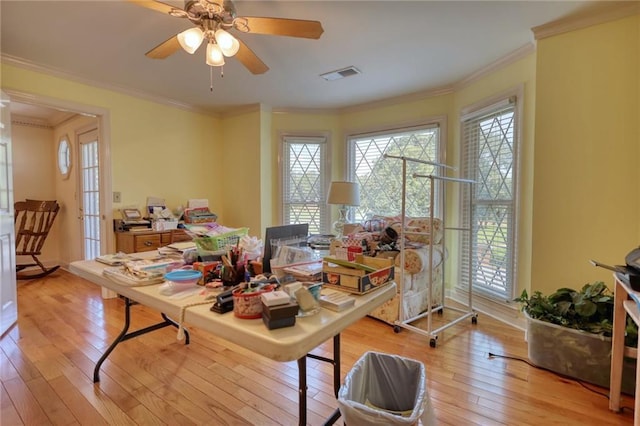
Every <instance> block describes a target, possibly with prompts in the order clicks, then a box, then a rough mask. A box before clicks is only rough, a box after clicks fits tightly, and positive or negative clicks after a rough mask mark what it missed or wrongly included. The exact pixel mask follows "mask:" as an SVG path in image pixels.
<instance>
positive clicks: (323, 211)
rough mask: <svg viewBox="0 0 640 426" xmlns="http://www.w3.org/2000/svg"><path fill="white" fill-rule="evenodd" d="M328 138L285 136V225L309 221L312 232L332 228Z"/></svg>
mask: <svg viewBox="0 0 640 426" xmlns="http://www.w3.org/2000/svg"><path fill="white" fill-rule="evenodd" d="M327 191H328V183H327V138H325V137H303V136H283V138H282V212H283V224H284V225H289V224H297V223H308V224H309V233H310V234H321V233H326V231H328V229H329V207H328V206H327V202H326V198H327Z"/></svg>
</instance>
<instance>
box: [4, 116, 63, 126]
mask: <svg viewBox="0 0 640 426" xmlns="http://www.w3.org/2000/svg"><path fill="white" fill-rule="evenodd" d="M11 125H12V126H24V127H34V128H36V129H46V130H53V129H54V126H53V125H51V124H49V123H48V122H47V120H42V119H39V118H33V117H25V116H22V115H18V114H11Z"/></svg>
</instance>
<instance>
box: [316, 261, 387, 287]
mask: <svg viewBox="0 0 640 426" xmlns="http://www.w3.org/2000/svg"><path fill="white" fill-rule="evenodd" d="M393 263H394V260H393V259H384V258H377V257H370V256H362V255H358V256H357V257H356V261H355V262H347V261H343V260H339V259H334V258H329V257H325V258H324V260H323V263H322V281H324V282H325V285H326V286H327V287H331V288H335V289H338V290H344V291H348V292H350V293H356V294H365V293H368V292H370V291H372V290H375V289H376V288H378V287H381V286H383V285H385V284H387V283H389V282H390V281H392V280H393V278H394V272H395V271H394V266H393Z"/></svg>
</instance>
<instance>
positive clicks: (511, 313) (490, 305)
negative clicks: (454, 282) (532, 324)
mask: <svg viewBox="0 0 640 426" xmlns="http://www.w3.org/2000/svg"><path fill="white" fill-rule="evenodd" d="M468 294H469V293H468V292H466V291H464V290H459V289H447V291H446V297H447V298H449V299H451V300H453V301H455V302H457V303H462V304H464V305H467V303H468V300H469V296H468ZM472 309H473V310H475V311H477V312H480V313H482V314H483V315H487V316H489V317H491V318H494V319H496V320H498V321H500V322H503V323H505V324H507V325H510V326H512V327H514V328H516V329H518V330H522V331H526V329H527V319H526V318H525V317H524V315H522V312H520V309H519V308H518V306H516V305H515V304H506V303H501V302H496V301H494V300H491V299H488V298H486V297H483V296H479V295H476V294H474V295H473V300H472Z"/></svg>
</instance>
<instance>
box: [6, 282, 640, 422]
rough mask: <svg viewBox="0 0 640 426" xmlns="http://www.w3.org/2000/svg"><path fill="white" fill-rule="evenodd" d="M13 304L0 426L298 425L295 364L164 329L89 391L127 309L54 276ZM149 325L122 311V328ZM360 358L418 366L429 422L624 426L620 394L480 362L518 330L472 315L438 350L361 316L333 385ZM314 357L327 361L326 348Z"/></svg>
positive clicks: (502, 349) (525, 368) (320, 400)
mask: <svg viewBox="0 0 640 426" xmlns="http://www.w3.org/2000/svg"><path fill="white" fill-rule="evenodd" d="M18 301H19V319H18V324H17V325H16V326H14V327H13V328H12V329H11V330H10V331H9V332H7V333H6V334H5V335H4V336H3V337H2V339H1V340H0V381H1V386H0V392H1V393H0V401H1V404H0V405H1V407H0V408H1V416H0V424H1V425H2V426H11V425H48V424H55V425H78V424H81V425H92V426H93V425H101V424H109V425H135V424H139V425H160V424H168V425H192V424H199V425H227V424H228V425H249V424H251V425H296V424H297V422H298V419H297V417H298V416H297V413H298V391H297V384H298V376H297V364H296V362H289V363H280V362H276V361H272V360H269V359H266V358H264V357H262V356H259V355H256V354H254V353H251V352H250V351H247V350H245V349H243V348H241V347H238V346H236V345H233V344H230V343H228V342H226V341H224V340H221V339H218V338H216V337H214V336H212V335H211V334H209V333H206V332H204V331H201V330H198V329H195V328H191V329H190V331H191V344H189V345H188V346H185V345H184V344H183V342H180V341H178V340H177V339H176V330H175V329H174V328H172V327H170V328H164V329H161V330H158V331H155V332H152V333H149V334H145V335H142V336H139V337H136V338H133V339H130V340H127V341H125V342H123V343H121V344H120V345H119V346H118V347H117V348H116V349H115V350H114V351H113V353H112V354H111V355H110V357H109V358H108V359H107V361H106V362H105V363H104V364H103V367H102V370H101V381H100V383H97V384H94V383H93V381H92V374H93V367H94V365H95V361H96V360H97V359H98V358H99V357H100V355H101V353H102V351H103V350H105V349H106V347H107V346H108V345H109V344H110V343H111V341H112V340H113V339H114V338H115V337H116V336H117V335H118V333H119V332H120V330H121V327H122V324H123V319H124V315H123V305H124V303H123V301H122V300H121V299H119V298H116V299H108V300H103V299H102V298H101V296H100V288H99V287H98V286H96V285H94V284H92V283H90V282H87V281H85V280H83V279H81V278H78V277H76V276H75V275H73V274H70V273H68V272H66V271H63V270H59V271H57V272H56V273H54V274H52V275H50V276H48V277H45V278H42V279H40V280H33V281H19V282H18ZM212 315H216V314H214V313H212ZM227 315H232V314H227ZM451 315H453V317H455V315H456V314H455V312H454V310H450V311H445V312H444V315H443V316H442V317H441V318H444V319H445V320H449V319H448V318H449V317H450V316H451ZM458 315H459V314H458ZM158 319H159V313H158V312H155V311H153V310H151V309H148V308H145V307H143V306H140V305H136V306H134V307H133V308H132V329H136V328H141V327H144V326H146V325H150V324H153V323H155V322H157V321H158ZM436 319H437V318H436V316H435V315H434V321H435V320H436ZM368 350H373V351H378V352H385V353H391V354H397V355H400V356H403V357H408V358H412V359H416V360H419V361H421V362H423V363H424V365H425V367H426V373H427V385H428V395H429V398H430V400H431V403H432V404H433V409H434V411H435V415H436V417H437V422H438V423H437V424H439V425H535V426H540V425H623V424H624V425H630V424H632V423H633V411H632V409H631V407H633V399H632V398H630V397H627V396H625V397H624V399H623V406H624V407H627V408H625V409H623V411H622V412H621V413H619V414H617V413H613V412H611V411H609V409H608V400H607V396H606V393H607V389H602V388H598V387H595V386H592V385H588V384H585V385H584V386H583V385H582V384H580V383H577V382H575V381H573V380H569V379H566V378H562V377H559V376H557V375H555V374H553V373H551V372H548V371H544V370H541V369H538V368H535V367H533V366H530V365H528V364H527V363H525V362H522V361H520V360H516V359H508V358H503V357H492V356H490V355H489V353H493V354H499V355H508V356H512V357H517V358H523V359H526V358H527V344H526V342H525V341H524V333H523V332H522V331H519V330H517V329H515V328H512V327H510V326H508V325H505V324H503V323H501V322H498V321H496V320H494V319H492V318H490V317H489V316H487V315H483V314H482V313H480V315H479V317H478V324H476V325H473V324H471V321H470V320H469V321H467V320H465V321H462V322H461V323H459V324H457V325H455V326H453V327H451V328H448V329H447V330H445V331H444V332H443V333H441V334H440V336H439V338H438V345H437V347H436V348H431V347H429V338H428V337H427V336H424V335H422V334H419V333H415V332H412V331H409V330H402V331H401V332H400V333H394V332H393V329H392V327H390V326H389V325H387V324H384V323H382V322H380V321H378V320H375V319H372V318H368V317H367V318H363V319H362V320H360V321H359V322H357V323H356V324H354V325H353V326H351V327H349V328H348V329H346V330H345V331H344V332H343V333H342V363H341V366H342V376H343V378H344V376H345V375H346V374H347V373H348V372H349V370H350V369H351V367H352V366H353V364H354V363H355V362H356V361H357V360H358V359H359V358H360V357H361V356H362V355H363V354H364V353H365V352H366V351H368ZM314 353H317V354H320V355H324V356H328V357H330V356H331V354H332V343H331V341H329V342H327V343H326V344H325V345H323V346H321V347H319V348H317V349H316V351H315V352H314ZM307 368H308V388H309V390H308V394H309V397H308V413H309V414H308V424H310V425H320V424H322V423H323V422H324V419H325V418H326V417H327V416H329V415H330V414H331V413H332V412H333V410H334V409H335V408H336V407H337V405H336V401H335V397H334V395H333V391H332V374H331V373H332V370H331V366H330V365H329V364H327V363H323V362H320V361H317V360H314V359H308V361H307ZM338 424H342V420H339V421H338Z"/></svg>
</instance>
